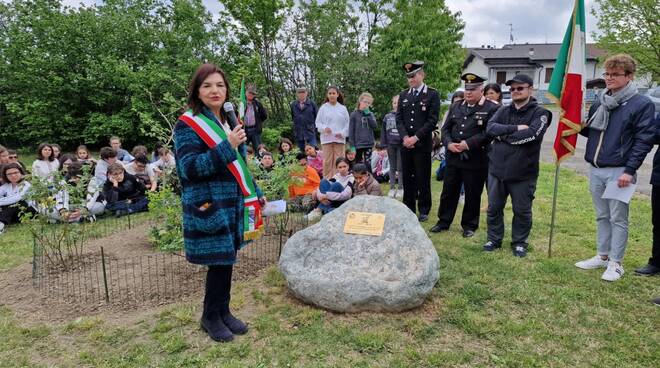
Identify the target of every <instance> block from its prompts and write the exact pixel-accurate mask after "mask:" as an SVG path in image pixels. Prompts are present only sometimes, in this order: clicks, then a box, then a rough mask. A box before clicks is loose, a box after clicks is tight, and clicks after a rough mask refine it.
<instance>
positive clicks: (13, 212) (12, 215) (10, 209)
mask: <svg viewBox="0 0 660 368" xmlns="http://www.w3.org/2000/svg"><path fill="white" fill-rule="evenodd" d="M17 204H18V205H17V206H16V205H13V204H12V205H8V206H0V222H2V223H3V224H5V225H9V224H15V223H18V222H19V221H20V218H19V215H20V214H21V207H24V208H27V209H28V211H30V212H32V213H34V211H33V210H32V207H30V206H29V205H28V204H27V202H25V201H20V202H18V203H17Z"/></svg>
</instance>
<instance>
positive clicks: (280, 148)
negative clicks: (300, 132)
mask: <svg viewBox="0 0 660 368" xmlns="http://www.w3.org/2000/svg"><path fill="white" fill-rule="evenodd" d="M284 143H286V144H288V145H289V152H291V151H292V150H293V143H292V142H291V140H290V139H289V138H280V144H278V145H277V150H278V151H280V153H281V154H284V150H283V149H282V145H283V144H284Z"/></svg>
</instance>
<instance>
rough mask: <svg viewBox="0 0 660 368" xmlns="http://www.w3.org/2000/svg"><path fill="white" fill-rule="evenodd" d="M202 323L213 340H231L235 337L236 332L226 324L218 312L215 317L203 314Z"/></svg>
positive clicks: (203, 328)
mask: <svg viewBox="0 0 660 368" xmlns="http://www.w3.org/2000/svg"><path fill="white" fill-rule="evenodd" d="M200 325H201V327H202V330H204V331H206V333H208V334H209V337H210V338H211V339H213V341H218V342H229V341H232V340H233V339H234V334H232V333H231V331H230V330H229V328H227V326H225V324H224V323H223V322H222V319H221V318H219V316H218V315H217V314H215V318H208V317H207V315H206V314H202V320H201V321H200Z"/></svg>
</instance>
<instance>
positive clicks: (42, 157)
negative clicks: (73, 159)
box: [32, 143, 60, 179]
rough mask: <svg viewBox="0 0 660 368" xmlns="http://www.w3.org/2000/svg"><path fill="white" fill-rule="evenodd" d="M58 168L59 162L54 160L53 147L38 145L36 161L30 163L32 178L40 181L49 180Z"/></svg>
mask: <svg viewBox="0 0 660 368" xmlns="http://www.w3.org/2000/svg"><path fill="white" fill-rule="evenodd" d="M59 168H60V162H59V161H58V160H56V159H55V155H54V153H53V147H51V145H50V144H48V143H42V144H40V145H39V148H38V149H37V159H36V160H34V162H33V163H32V176H33V177H37V178H42V179H47V178H51V177H52V176H53V173H54V172H55V171H57V170H58V169H59Z"/></svg>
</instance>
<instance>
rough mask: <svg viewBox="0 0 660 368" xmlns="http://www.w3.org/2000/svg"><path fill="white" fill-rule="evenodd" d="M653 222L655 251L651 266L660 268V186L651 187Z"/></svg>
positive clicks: (650, 259) (650, 262)
mask: <svg viewBox="0 0 660 368" xmlns="http://www.w3.org/2000/svg"><path fill="white" fill-rule="evenodd" d="M651 221H652V222H653V249H652V250H651V258H649V264H652V265H654V266H656V267H660V185H653V186H652V187H651Z"/></svg>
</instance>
